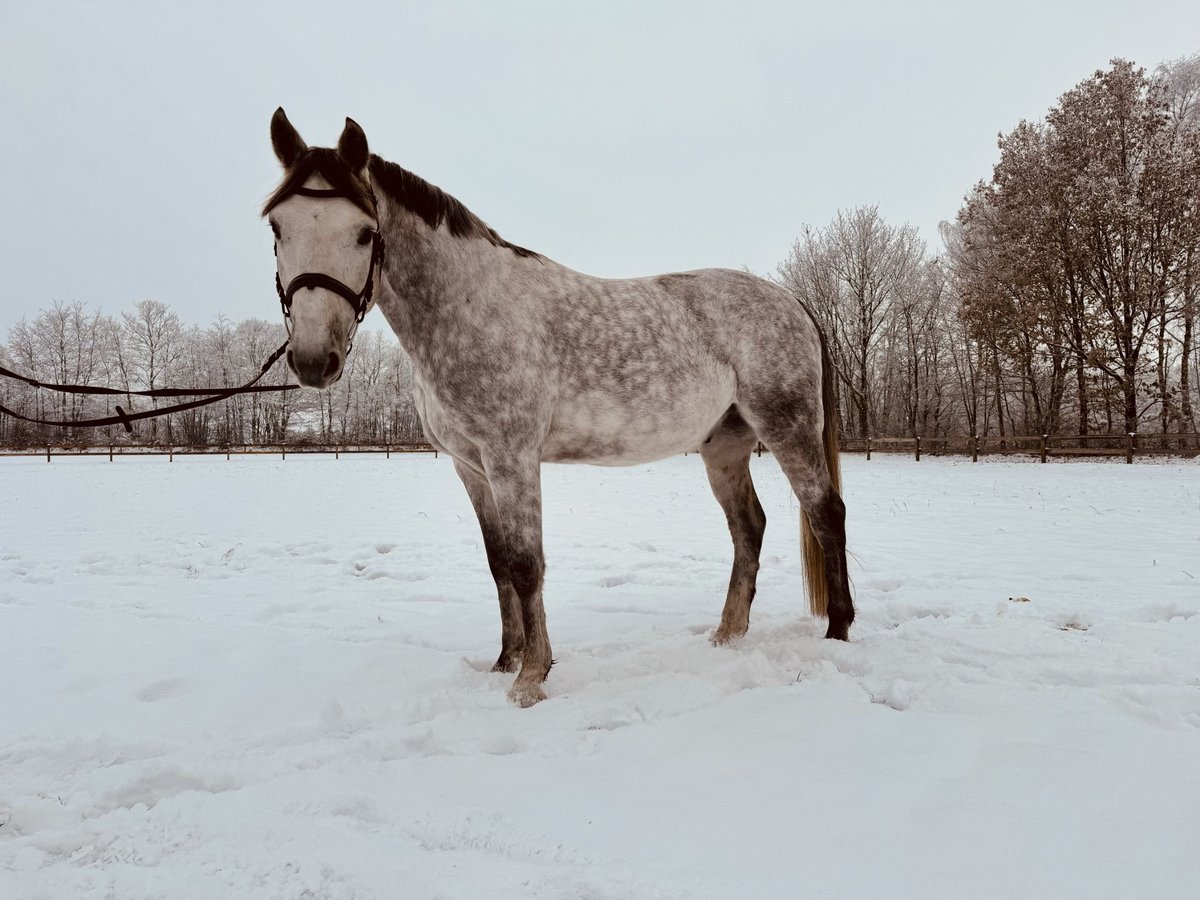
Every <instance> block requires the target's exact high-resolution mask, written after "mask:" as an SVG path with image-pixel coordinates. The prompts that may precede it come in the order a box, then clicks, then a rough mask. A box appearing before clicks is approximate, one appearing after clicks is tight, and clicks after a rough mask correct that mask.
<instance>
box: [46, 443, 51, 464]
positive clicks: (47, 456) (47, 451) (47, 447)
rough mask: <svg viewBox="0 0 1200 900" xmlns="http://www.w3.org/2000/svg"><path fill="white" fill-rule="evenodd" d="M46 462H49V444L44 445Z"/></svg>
mask: <svg viewBox="0 0 1200 900" xmlns="http://www.w3.org/2000/svg"><path fill="white" fill-rule="evenodd" d="M46 462H50V445H49V444H47V445H46Z"/></svg>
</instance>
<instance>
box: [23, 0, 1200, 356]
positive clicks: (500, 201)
mask: <svg viewBox="0 0 1200 900" xmlns="http://www.w3.org/2000/svg"><path fill="white" fill-rule="evenodd" d="M1197 50H1200V3H1198V2H1195V0H1190V2H1154V0H1138V2H1133V0H1125V2H1087V3H1074V2H1071V3H1058V4H1051V3H1048V2H1039V3H1028V4H1025V3H1011V4H1008V5H1005V4H1002V3H997V2H989V3H981V4H968V3H961V2H960V3H945V4H935V3H914V2H881V3H854V2H837V3H820V4H818V3H798V2H796V3H783V2H780V3H770V4H768V3H749V2H744V0H739V2H736V3H735V2H721V3H682V2H680V3H648V2H636V3H635V2H628V3H615V2H604V3H599V2H596V3H587V4H585V3H581V2H573V3H566V2H559V3H545V2H538V3H531V2H521V3H517V2H512V3H499V2H488V3H449V2H441V0H439V2H437V3H433V2H430V3H421V4H417V3H400V2H388V3H360V4H357V5H347V4H342V3H334V2H333V0H324V2H319V3H312V2H292V3H286V4H283V3H262V2H246V0H239V2H233V3H200V2H191V3H188V4H186V5H183V4H179V3H173V2H172V3H165V2H164V3H151V2H149V0H146V2H136V3H135V2H114V0H106V2H103V3H89V4H83V3H79V4H69V3H62V2H56V0H0V123H2V126H0V134H2V140H0V185H2V186H3V187H2V188H0V191H2V192H0V197H2V198H3V203H2V204H0V338H2V337H3V335H4V334H5V333H6V332H7V329H8V328H9V327H10V326H11V325H12V324H13V323H14V322H15V321H16V320H17V319H18V318H20V316H21V315H22V314H24V313H26V312H31V311H34V310H36V309H37V308H38V307H41V306H46V305H48V304H49V303H50V302H51V301H52V300H53V299H60V300H76V299H78V300H84V301H86V302H87V303H89V304H90V305H92V306H93V307H97V306H98V307H100V308H102V309H104V310H105V311H107V312H111V313H115V312H118V311H119V310H121V309H127V308H129V307H130V306H131V305H132V303H134V302H136V301H138V300H141V299H144V298H154V299H159V300H163V301H165V302H167V303H169V304H171V305H172V306H173V307H174V308H175V309H177V310H178V311H179V313H180V315H181V316H182V317H183V318H184V320H185V321H187V322H192V323H196V324H207V323H209V322H211V321H212V320H213V319H214V318H215V317H216V316H217V315H218V314H219V313H224V314H226V315H228V316H229V317H230V318H233V319H242V318H246V317H249V316H252V315H255V316H261V317H273V316H275V315H276V314H277V312H278V310H277V305H276V300H275V294H274V288H273V283H272V278H273V272H274V263H273V260H272V257H271V241H270V237H269V232H268V230H267V227H266V226H265V224H263V223H262V222H261V221H260V219H259V218H258V208H259V205H260V203H261V202H262V200H263V198H264V197H265V196H266V195H267V194H268V193H269V192H270V190H271V187H272V186H273V184H274V183H275V181H276V179H277V177H278V174H279V172H278V168H277V164H276V162H275V159H274V156H273V155H272V153H271V149H270V142H269V139H268V122H269V120H270V117H271V113H272V112H273V111H274V109H275V107H276V106H278V105H281V104H282V105H283V106H284V107H285V108H286V109H287V112H288V115H289V116H290V118H291V120H292V122H293V123H294V124H295V125H296V126H297V128H298V129H299V130H300V132H301V134H302V135H303V136H304V137H305V139H306V140H307V141H308V142H309V143H310V144H323V145H328V144H332V143H333V142H335V141H336V139H337V136H338V134H339V133H340V130H341V125H342V122H343V118H344V117H345V116H347V115H350V116H353V117H354V118H355V119H356V120H357V121H358V122H359V123H360V124H361V125H362V126H363V128H364V129H365V131H366V133H367V137H368V140H369V142H370V145H371V149H372V150H373V151H375V152H377V153H379V154H380V155H381V156H383V157H385V158H387V159H390V160H393V161H395V162H398V163H400V164H401V165H403V166H405V167H406V168H408V169H411V170H412V171H414V172H416V173H417V174H419V175H421V176H423V177H425V178H427V179H428V180H430V181H432V182H434V183H435V184H437V185H439V186H440V187H442V188H443V189H445V190H447V191H449V192H450V193H452V194H454V195H455V196H457V197H458V198H459V199H460V200H462V201H463V202H464V203H466V204H467V206H469V207H470V208H471V209H472V210H473V211H474V212H476V213H477V214H478V215H480V216H481V217H482V218H483V219H484V220H486V221H487V222H488V223H489V224H490V225H492V226H493V227H494V228H496V230H497V231H499V232H500V234H502V235H503V236H504V237H506V238H508V239H510V240H512V241H515V242H516V243H519V244H523V245H525V246H528V247H530V248H532V249H535V250H538V251H540V252H542V253H545V254H546V255H548V256H551V257H553V258H555V259H557V260H559V261H560V262H563V263H565V264H567V265H569V266H571V267H573V268H576V269H580V270H582V271H586V272H591V273H594V274H598V275H607V276H622V275H644V274H652V273H655V272H663V271H671V270H679V269H690V268H698V267H703V266H731V267H735V268H736V267H741V266H748V267H750V268H751V269H752V270H754V271H757V272H764V273H765V272H770V271H773V270H774V268H775V266H776V265H777V264H778V262H779V261H780V260H781V259H782V258H783V257H784V256H785V255H786V254H787V252H788V250H789V248H790V247H791V245H792V243H793V241H794V240H795V239H796V236H797V235H798V234H799V233H800V231H801V229H802V227H803V225H804V224H805V223H810V224H814V225H820V224H824V223H826V222H828V221H829V220H830V219H831V218H832V217H833V216H834V214H835V213H836V212H837V210H838V209H839V208H849V207H852V206H856V205H860V204H872V203H877V204H878V205H879V207H880V211H881V213H882V214H883V216H884V217H885V218H886V219H888V220H889V221H891V222H895V223H901V222H911V223H912V224H913V225H915V226H917V227H918V228H919V229H920V232H921V234H922V236H923V237H924V238H925V239H926V241H927V242H928V243H929V245H930V248H931V251H932V252H936V250H937V249H938V247H939V242H938V238H937V225H938V222H939V221H941V220H943V219H951V218H953V216H954V214H955V212H956V211H957V209H958V206H959V203H960V201H961V199H962V197H963V195H964V194H965V193H966V191H967V190H968V189H969V188H970V187H971V185H972V184H973V183H974V182H975V181H977V180H979V179H980V178H984V177H986V176H988V175H989V174H990V171H991V165H992V163H993V162H994V160H995V156H996V149H995V139H996V134H997V132H999V131H1002V130H1003V131H1007V130H1010V129H1011V128H1012V127H1013V126H1014V125H1015V124H1016V123H1017V121H1018V120H1019V119H1021V118H1022V117H1024V118H1039V117H1041V116H1042V115H1043V114H1044V112H1045V110H1046V108H1047V107H1048V106H1049V105H1050V104H1052V103H1053V102H1054V100H1055V99H1056V98H1057V97H1058V96H1059V95H1060V94H1061V93H1063V92H1064V91H1066V90H1068V89H1069V88H1071V87H1072V86H1073V85H1074V84H1076V83H1077V82H1078V81H1080V80H1082V79H1083V78H1085V77H1087V76H1088V75H1089V74H1090V73H1091V72H1092V71H1093V70H1095V69H1097V68H1100V67H1103V66H1105V65H1106V64H1107V61H1108V60H1109V59H1110V58H1111V57H1113V56H1124V57H1126V58H1129V59H1133V60H1135V61H1137V62H1138V63H1140V64H1142V65H1144V66H1146V67H1147V68H1153V67H1154V66H1155V65H1157V64H1158V63H1159V62H1161V61H1163V60H1164V59H1169V58H1175V57H1178V56H1182V55H1185V54H1190V53H1193V52H1195V51H1197Z"/></svg>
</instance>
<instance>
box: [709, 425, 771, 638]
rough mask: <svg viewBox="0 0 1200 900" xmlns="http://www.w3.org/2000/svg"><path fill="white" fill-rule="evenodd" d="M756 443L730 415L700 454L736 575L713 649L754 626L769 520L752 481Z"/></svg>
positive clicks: (749, 432) (733, 576) (715, 635)
mask: <svg viewBox="0 0 1200 900" xmlns="http://www.w3.org/2000/svg"><path fill="white" fill-rule="evenodd" d="M757 440H758V437H757V436H756V435H755V433H754V431H753V430H752V429H751V428H750V426H749V425H747V424H746V422H745V420H743V419H742V417H741V416H739V415H738V413H737V411H736V410H730V412H729V414H728V415H727V416H726V417H725V420H724V421H723V422H722V423H721V424H720V425H719V426H718V427H717V430H716V431H715V432H714V433H713V435H712V437H711V438H709V440H708V442H707V443H705V444H704V445H703V446H702V447H701V448H700V456H701V457H702V458H703V459H704V468H705V470H706V471H707V473H708V483H709V484H710V485H712V490H713V494H714V495H716V498H717V502H718V503H720V504H721V509H723V510H724V511H725V518H726V520H727V521H728V522H729V534H730V536H731V537H732V538H733V572H732V573H731V574H730V576H729V593H728V594H727V595H726V597H725V608H724V610H722V612H721V624H720V625H719V626H718V627H717V630H716V631H715V632H714V633H713V636H712V641H713V643H714V644H724V643H726V642H727V641H730V640H732V639H733V638H736V637H741V636H742V635H743V634H745V633H746V629H747V628H748V627H749V625H750V604H751V602H753V600H754V591H755V582H756V581H757V579H758V557H759V552H760V551H761V550H762V540H763V531H764V530H765V529H766V527H767V517H766V515H765V514H764V513H763V508H762V504H761V503H759V502H758V495H757V494H755V492H754V482H753V481H751V479H750V451H751V449H752V448H753V447H754V444H755V442H756V441H757Z"/></svg>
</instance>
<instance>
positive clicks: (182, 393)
mask: <svg viewBox="0 0 1200 900" xmlns="http://www.w3.org/2000/svg"><path fill="white" fill-rule="evenodd" d="M287 346H288V342H287V341H284V342H283V343H282V344H280V345H279V349H278V350H276V351H275V352H274V353H272V354H271V355H270V356H269V357H267V361H266V362H264V363H263V364H262V368H261V369H260V370H259V372H258V374H257V375H255V376H254V377H253V378H252V379H251V380H250V381H248V382H246V383H245V384H243V385H242V386H241V387H233V388H155V389H153V390H148V391H123V390H121V389H120V388H109V387H92V386H90V385H85V384H46V383H44V382H41V381H38V380H37V379H36V378H29V377H28V376H25V375H19V374H17V373H16V372H12V371H10V370H8V369H6V368H4V367H3V366H0V375H3V376H4V377H6V378H12V379H14V380H16V381H23V382H25V383H26V384H28V385H31V386H33V387H35V388H46V389H47V390H51V391H58V392H59V393H60V394H90V395H97V394H98V395H113V394H116V395H130V396H135V397H194V396H197V395H204V394H208V395H211V396H206V397H204V398H203V399H202V400H189V401H188V402H187V403H176V404H174V405H172V406H167V407H163V408H162V409H148V410H144V411H142V412H138V413H129V412H126V411H125V410H124V409H123V408H122V407H121V406H120V405H119V404H118V405H117V406H116V407H115V408H116V410H117V414H116V415H115V416H103V417H102V418H98V419H79V420H77V421H68V420H57V419H39V418H37V417H36V416H25V415H22V414H21V413H19V412H16V411H15V410H12V409H9V408H8V407H7V406H4V405H3V404H0V413H3V414H4V415H6V416H11V417H12V418H14V419H20V420H21V421H23V422H32V423H33V424H35V425H51V426H54V427H55V428H100V427H102V426H105V425H121V426H123V427H124V428H125V431H126V433H132V431H133V425H132V424H131V423H133V422H136V421H138V420H139V419H154V418H157V417H159V416H166V415H170V414H171V413H175V412H183V411H184V410H188V409H196V408H197V407H200V406H207V405H208V404H210V403H216V402H217V401H218V400H228V399H229V398H230V397H236V396H237V395H238V394H263V393H272V392H278V391H294V390H297V389H298V388H299V387H300V385H298V384H270V385H261V386H259V385H258V382H259V381H260V380H261V379H262V377H263V376H264V375H266V374H267V372H269V371H270V370H271V367H272V366H274V365H275V363H277V362H279V358H280V357H281V356H283V354H284V352H285V351H286V350H287Z"/></svg>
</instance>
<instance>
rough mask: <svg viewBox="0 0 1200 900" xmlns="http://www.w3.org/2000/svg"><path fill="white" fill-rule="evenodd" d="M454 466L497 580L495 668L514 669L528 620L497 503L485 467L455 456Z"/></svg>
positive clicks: (518, 662) (515, 669)
mask: <svg viewBox="0 0 1200 900" xmlns="http://www.w3.org/2000/svg"><path fill="white" fill-rule="evenodd" d="M454 469H455V471H456V472H458V477H459V478H461V479H462V483H463V486H464V487H465V488H466V489H467V496H468V497H470V498H471V506H473V507H474V508H475V515H476V517H477V518H478V519H479V530H480V531H482V532H483V549H484V552H486V553H487V561H488V567H489V568H490V569H491V570H492V578H494V579H495V580H496V593H497V595H498V596H499V598H500V629H501V631H500V656H499V658H498V659H497V660H496V664H495V665H494V666H492V671H493V672H515V671H517V667H518V666H519V665H520V664H521V655H522V653H523V652H524V650H525V624H524V622H523V621H522V619H521V600H520V598H519V597H518V596H517V591H516V588H514V587H513V583H512V577H511V576H510V575H509V571H508V558H507V551H506V550H505V547H504V533H503V531H502V530H501V527H500V518H499V516H497V515H496V504H495V502H494V501H493V500H492V489H491V488H490V487H489V486H488V482H487V477H486V476H485V475H484V474H483V472H482V471H480V470H478V469H475V468H472V467H471V466H469V465H467V464H466V463H464V462H462V461H460V460H455V461H454Z"/></svg>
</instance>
